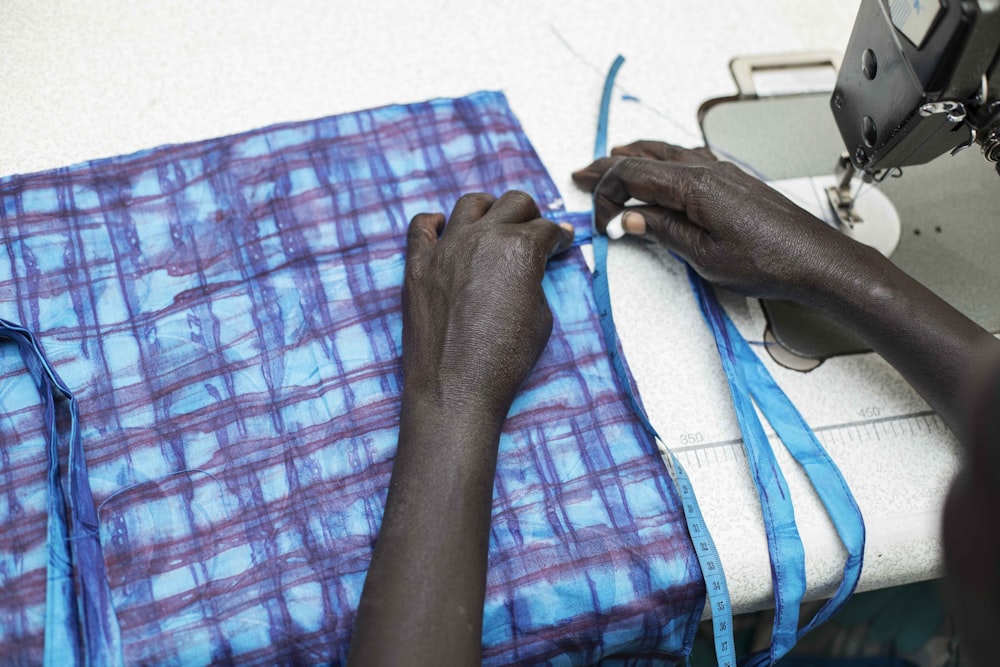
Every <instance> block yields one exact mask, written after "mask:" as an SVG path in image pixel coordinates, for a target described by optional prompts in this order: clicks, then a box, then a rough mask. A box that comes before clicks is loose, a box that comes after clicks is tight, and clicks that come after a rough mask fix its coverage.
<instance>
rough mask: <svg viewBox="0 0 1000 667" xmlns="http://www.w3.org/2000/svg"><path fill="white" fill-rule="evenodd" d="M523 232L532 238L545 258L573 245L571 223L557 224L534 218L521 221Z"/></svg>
mask: <svg viewBox="0 0 1000 667" xmlns="http://www.w3.org/2000/svg"><path fill="white" fill-rule="evenodd" d="M523 227H524V228H523V233H524V234H525V235H527V236H528V237H529V238H531V239H533V240H534V241H535V242H536V243H537V244H538V248H539V251H540V254H542V255H543V256H544V257H545V259H549V258H550V257H552V256H553V255H558V254H559V253H561V252H565V251H567V250H569V249H570V248H571V247H572V246H573V225H571V224H569V223H568V222H562V223H559V224H558V225H557V224H556V223H554V222H552V221H551V220H546V219H545V218H536V219H535V220H531V221H529V222H526V223H523Z"/></svg>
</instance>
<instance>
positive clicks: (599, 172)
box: [572, 157, 621, 192]
mask: <svg viewBox="0 0 1000 667" xmlns="http://www.w3.org/2000/svg"><path fill="white" fill-rule="evenodd" d="M620 160H621V158H618V157H602V158H600V159H598V160H594V161H593V162H591V163H590V164H589V165H587V166H586V167H584V168H583V169H579V170H577V171H574V172H573V174H572V176H573V182H574V183H576V185H577V187H579V188H580V189H582V190H586V191H588V192H591V191H593V189H594V186H595V185H597V184H598V182H600V180H601V178H602V177H603V176H604V174H605V173H606V172H607V171H608V169H611V167H613V166H615V164H617V163H618V162H619V161H620Z"/></svg>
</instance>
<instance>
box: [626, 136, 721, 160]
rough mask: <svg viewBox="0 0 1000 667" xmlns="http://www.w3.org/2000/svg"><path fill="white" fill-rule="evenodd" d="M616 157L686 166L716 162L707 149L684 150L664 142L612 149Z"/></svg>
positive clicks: (638, 143) (641, 142)
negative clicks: (645, 159) (679, 163)
mask: <svg viewBox="0 0 1000 667" xmlns="http://www.w3.org/2000/svg"><path fill="white" fill-rule="evenodd" d="M611 155H612V156H616V157H643V158H647V159H650V160H660V161H661V162H681V163H684V164H705V163H707V162H715V161H716V158H715V156H714V155H712V152H711V151H710V150H708V149H707V148H705V147H699V148H683V147H681V146H674V145H673V144H668V143H666V142H663V141H648V140H640V141H633V142H632V143H630V144H627V145H625V146H616V147H615V148H613V149H611Z"/></svg>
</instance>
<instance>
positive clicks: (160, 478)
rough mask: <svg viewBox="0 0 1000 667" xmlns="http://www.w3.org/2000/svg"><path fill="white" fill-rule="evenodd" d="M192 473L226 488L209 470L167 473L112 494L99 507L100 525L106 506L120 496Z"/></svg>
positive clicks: (186, 469) (190, 469)
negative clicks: (148, 485)
mask: <svg viewBox="0 0 1000 667" xmlns="http://www.w3.org/2000/svg"><path fill="white" fill-rule="evenodd" d="M192 473H201V474H203V475H208V476H209V477H211V478H212V479H213V480H215V483H216V484H218V485H219V487H220V488H223V489H224V488H225V487H224V486H223V484H222V480H220V479H219V478H218V477H216V476H215V475H214V474H212V473H210V472H208V471H207V470H202V469H201V468H185V469H184V470H177V471H175V472H171V473H167V474H166V475H164V476H163V477H159V478H157V479H147V480H145V481H143V482H136V483H135V484H131V485H129V486H126V487H125V488H124V489H118V490H117V491H115V492H114V493H112V494H111V495H110V496H108V497H107V498H105V499H104V500H103V501H102V502H101V504H100V505H98V506H97V521H98V523H100V521H101V510H103V509H104V506H105V505H107V504H108V503H109V502H111V501H112V500H114V499H115V498H117V497H118V496H120V495H122V494H124V493H128V492H129V491H134V490H135V489H137V488H139V487H140V486H145V485H147V484H159V483H160V482H163V481H166V480H168V479H170V478H171V477H177V476H178V475H187V474H192ZM223 509H225V506H223ZM225 511H226V518H227V519H228V518H229V510H227V509H226V510H225Z"/></svg>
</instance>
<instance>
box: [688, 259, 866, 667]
mask: <svg viewBox="0 0 1000 667" xmlns="http://www.w3.org/2000/svg"><path fill="white" fill-rule="evenodd" d="M688 278H689V280H690V281H691V288H692V289H693V290H694V293H695V295H696V297H697V298H698V303H699V305H700V306H701V312H702V315H703V316H704V317H705V321H706V322H707V323H708V326H709V328H710V329H711V330H712V333H713V335H714V336H715V342H716V347H717V348H718V350H719V356H720V358H721V359H722V366H723V369H724V370H725V371H726V378H727V380H728V382H729V390H730V393H731V394H732V397H733V405H734V407H735V408H736V415H737V418H738V420H739V424H740V430H741V431H742V433H743V442H744V447H745V448H746V451H747V461H748V462H749V463H750V469H751V473H752V476H753V481H754V485H755V486H756V487H757V493H758V495H759V497H760V500H761V510H762V513H763V516H764V527H765V531H766V533H767V545H768V552H769V554H770V557H771V577H772V580H773V582H774V591H775V599H774V602H775V614H774V630H773V633H772V640H771V648H770V650H769V651H762V652H760V653H757V654H754V655H752V656H749V657H748V658H746V660H744V661H743V664H745V665H752V666H754V667H756V666H757V665H765V664H774V662H775V661H777V660H778V659H780V658H781V657H782V656H783V655H785V654H786V653H788V651H790V650H791V649H792V647H793V646H795V643H796V641H797V640H798V639H800V638H801V637H802V636H804V635H805V634H806V633H807V632H809V631H810V630H812V629H813V628H815V627H817V626H818V625H820V624H821V623H823V622H825V621H826V620H827V619H829V618H830V617H831V616H833V615H834V614H835V613H836V612H837V611H839V610H840V608H841V607H842V606H843V605H844V603H845V602H847V600H848V599H850V597H851V594H852V593H853V592H854V589H855V588H856V587H857V584H858V580H859V579H860V577H861V568H862V560H863V554H864V545H865V526H864V520H863V518H862V516H861V510H860V509H859V508H858V506H857V503H856V502H855V500H854V496H853V495H852V494H851V491H850V489H849V488H848V486H847V483H846V482H845V481H844V478H843V476H842V475H841V474H840V469H839V468H837V465H836V464H835V463H834V462H833V460H832V459H830V457H829V455H828V454H827V453H826V451H825V450H824V449H823V447H822V445H820V444H819V441H818V440H817V439H816V435H815V434H814V433H813V431H812V429H811V428H809V425H808V424H807V423H806V421H805V420H804V419H803V418H802V415H800V414H799V412H798V410H796V409H795V406H794V405H793V404H792V402H791V401H790V400H789V399H788V397H787V396H786V395H785V393H784V392H783V391H782V390H781V388H780V387H779V386H778V385H777V383H776V382H775V381H774V378H772V377H771V374H770V373H769V372H768V370H767V368H766V367H765V366H764V364H763V363H762V362H761V361H760V359H759V358H758V357H757V355H756V354H754V352H753V350H751V349H750V345H749V344H748V343H747V341H746V339H745V338H743V335H742V334H740V332H739V330H737V328H736V326H735V325H734V324H733V323H732V320H730V319H729V317H728V316H727V315H726V313H725V312H724V311H723V310H722V308H721V306H720V305H719V302H718V300H717V299H716V297H715V294H714V292H713V291H712V288H711V286H709V285H708V283H706V282H705V281H704V280H703V279H702V278H701V276H699V275H698V274H697V273H695V271H694V270H693V269H691V267H688ZM754 403H756V404H757V407H759V408H760V411H761V413H763V414H764V416H765V417H766V418H767V420H768V422H769V423H770V424H771V426H772V427H773V428H774V430H775V432H776V433H777V434H778V437H779V438H780V439H781V441H782V442H783V443H784V445H785V447H786V448H787V449H788V451H789V453H790V454H791V455H792V457H793V458H794V459H795V460H796V461H797V462H798V463H799V465H801V466H802V468H803V470H804V471H805V473H806V475H807V476H808V477H809V481H810V482H811V483H812V485H813V487H814V488H815V489H816V493H817V495H819V498H820V500H821V501H822V503H823V506H824V507H825V508H826V511H827V513H828V514H829V516H830V519H831V520H832V521H833V525H834V527H835V528H836V530H837V534H838V536H839V537H840V540H841V542H842V543H843V544H844V547H845V548H846V550H847V560H846V561H845V563H844V576H843V579H842V580H841V582H840V585H839V586H838V587H837V590H836V592H835V593H834V595H833V597H832V598H830V599H829V600H827V602H826V603H825V604H824V605H823V606H822V607H821V608H820V610H819V611H818V612H816V615H815V616H814V617H813V618H812V620H810V621H809V623H807V624H806V625H804V626H803V627H802V628H801V629H799V628H798V622H799V606H800V605H801V602H802V597H803V595H804V594H805V589H806V576H805V556H804V552H803V548H802V541H801V539H800V538H799V533H798V529H797V528H796V525H795V513H794V510H793V508H792V501H791V496H790V495H789V493H788V485H787V484H786V483H785V479H784V476H783V475H782V474H781V471H780V469H779V468H778V464H777V461H776V460H775V458H774V453H773V451H772V450H771V446H770V443H769V442H768V439H767V436H766V435H765V434H764V429H763V426H762V425H761V423H760V420H759V419H758V418H757V413H756V411H755V410H754Z"/></svg>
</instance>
